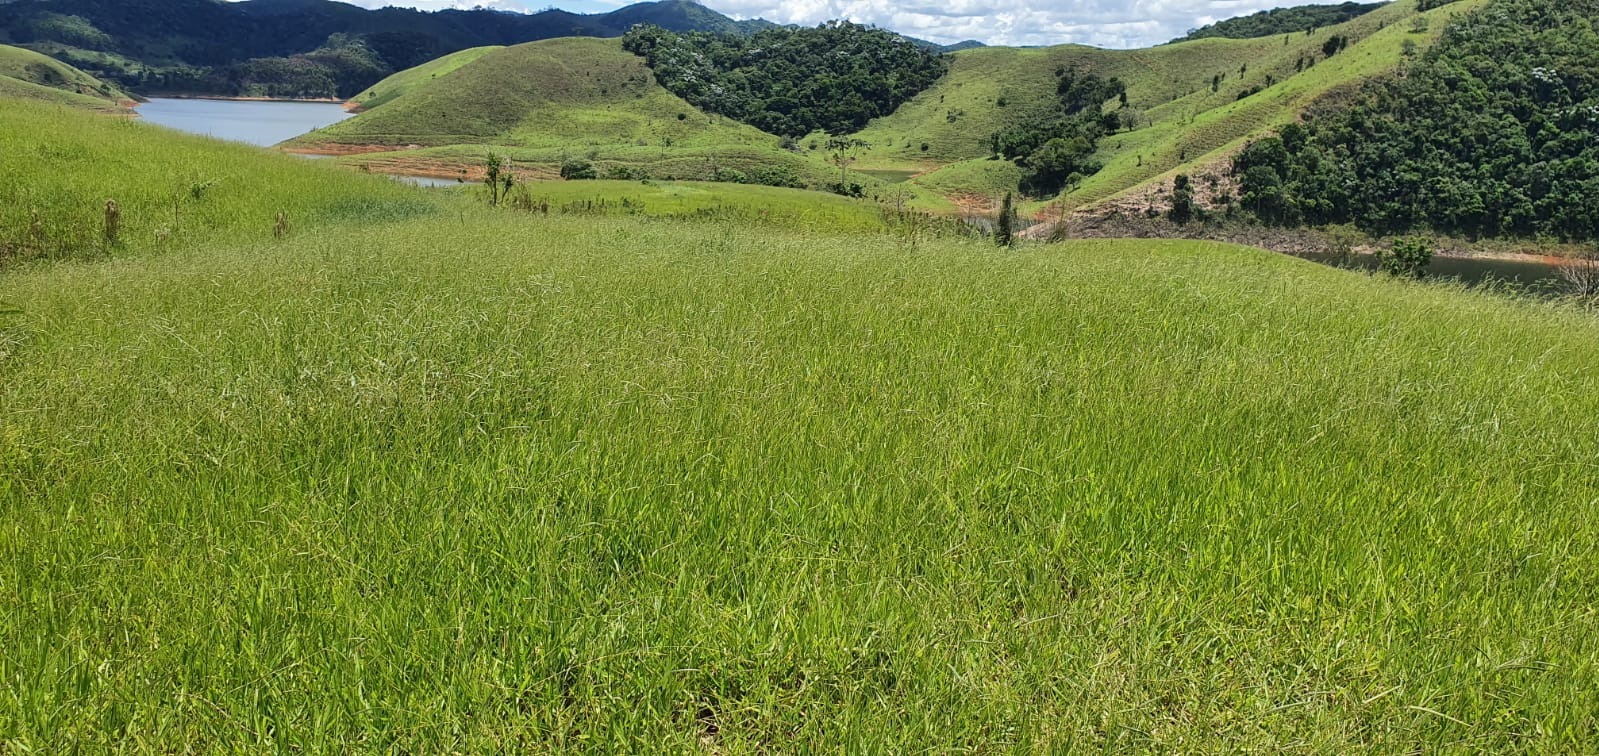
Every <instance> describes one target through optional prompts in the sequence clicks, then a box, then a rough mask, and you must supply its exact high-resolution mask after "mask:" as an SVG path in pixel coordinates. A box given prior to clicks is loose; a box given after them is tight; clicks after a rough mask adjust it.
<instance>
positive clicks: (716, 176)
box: [711, 168, 750, 184]
mask: <svg viewBox="0 0 1599 756" xmlns="http://www.w3.org/2000/svg"><path fill="white" fill-rule="evenodd" d="M711 180H712V181H720V182H722V183H724V184H748V183H750V177H749V174H747V173H745V172H743V171H740V170H735V169H732V168H717V169H716V170H715V171H713V172H711Z"/></svg>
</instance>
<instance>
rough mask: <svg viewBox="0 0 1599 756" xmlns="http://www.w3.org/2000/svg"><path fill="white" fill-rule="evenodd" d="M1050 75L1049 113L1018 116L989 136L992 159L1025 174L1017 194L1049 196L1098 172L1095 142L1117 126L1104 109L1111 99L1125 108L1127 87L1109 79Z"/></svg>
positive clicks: (1114, 117) (1068, 72) (1091, 75)
mask: <svg viewBox="0 0 1599 756" xmlns="http://www.w3.org/2000/svg"><path fill="white" fill-rule="evenodd" d="M1055 74H1056V78H1057V80H1058V83H1057V84H1056V88H1055V89H1056V94H1057V95H1058V97H1057V98H1056V100H1055V101H1054V102H1053V103H1051V106H1050V107H1049V108H1047V109H1044V110H1042V111H1036V112H1033V113H1028V114H1026V115H1023V116H1022V117H1020V118H1018V119H1017V120H1016V121H1015V122H1013V123H1012V124H1011V125H1010V126H1008V127H1006V128H1005V129H1004V130H1002V131H999V132H997V133H995V134H994V135H993V137H991V139H992V149H993V152H994V154H995V155H996V156H998V157H1005V158H1009V159H1011V160H1014V161H1015V162H1016V164H1017V165H1019V166H1021V167H1022V168H1024V169H1026V173H1025V174H1024V176H1023V179H1022V189H1023V190H1024V191H1026V192H1028V193H1030V194H1033V195H1045V194H1054V193H1056V192H1059V191H1060V190H1061V189H1062V188H1063V187H1066V186H1069V185H1071V184H1074V183H1076V182H1077V181H1079V180H1081V179H1082V178H1083V177H1085V176H1090V175H1093V174H1094V173H1097V172H1098V171H1099V169H1100V167H1101V165H1100V164H1099V163H1098V162H1097V161H1095V160H1094V151H1095V150H1096V149H1097V148H1098V146H1099V139H1100V138H1101V137H1103V136H1104V135H1106V134H1109V133H1112V132H1114V131H1116V130H1117V129H1118V128H1119V127H1120V123H1121V118H1120V116H1119V115H1118V114H1117V112H1116V111H1114V110H1110V111H1107V110H1106V109H1105V105H1106V103H1108V102H1110V101H1112V100H1115V101H1117V102H1119V104H1120V105H1121V106H1122V107H1126V105H1127V87H1126V86H1124V85H1123V84H1122V82H1121V80H1120V79H1117V78H1116V77H1114V76H1113V77H1111V78H1109V79H1104V78H1100V76H1099V75H1097V74H1094V73H1084V74H1079V73H1078V72H1077V69H1075V68H1066V69H1060V70H1057V71H1056V72H1055Z"/></svg>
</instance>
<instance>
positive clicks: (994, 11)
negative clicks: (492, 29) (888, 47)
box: [346, 0, 1331, 48]
mask: <svg viewBox="0 0 1599 756" xmlns="http://www.w3.org/2000/svg"><path fill="white" fill-rule="evenodd" d="M346 1H347V2H352V3H353V4H355V5H360V6H363V7H367V8H377V7H382V6H385V5H404V6H410V7H413V8H425V9H429V10H437V9H441V8H473V7H479V6H482V7H489V8H494V9H497V10H516V11H533V10H538V9H539V8H542V7H548V6H549V5H555V6H558V7H561V8H565V9H567V10H571V11H575V12H579V13H594V12H603V11H605V10H610V9H612V8H616V7H619V6H621V5H623V4H625V3H624V2H621V1H619V0H565V1H562V0H555V1H554V2H551V0H346ZM1328 1H1329V2H1331V0H1328ZM701 2H703V4H704V5H705V6H707V7H709V8H713V9H715V10H718V11H721V12H722V13H726V14H728V15H730V16H733V17H734V18H764V19H767V20H769V21H776V22H778V23H783V24H804V25H807V26H810V25H815V24H819V23H821V22H823V21H828V20H832V19H839V18H842V19H849V20H850V21H854V22H856V23H861V24H872V25H874V26H880V27H882V28H885V29H892V30H894V31H897V32H900V33H901V34H908V35H910V36H913V37H921V38H922V39H927V40H932V41H934V42H941V43H945V44H948V43H952V42H959V41H961V40H966V39H975V40H978V41H981V42H986V43H988V44H991V45H1059V44H1065V43H1068V42H1070V43H1077V44H1086V45H1095V46H1099V47H1119V48H1130V47H1148V46H1150V45H1156V44H1160V43H1161V42H1165V41H1167V40H1170V39H1172V38H1174V37H1180V36H1182V35H1183V34H1184V33H1186V32H1187V31H1188V30H1189V29H1193V28H1196V27H1200V26H1204V25H1205V24H1208V23H1211V22H1213V21H1217V20H1220V19H1224V18H1231V17H1233V16H1240V15H1244V14H1248V13H1253V12H1255V11H1258V10H1265V9H1267V8H1275V7H1278V6H1281V5H1285V4H1290V3H1286V2H1285V0H1132V1H1131V2H1118V1H1117V0H1053V1H1052V0H1012V1H1008V2H1000V1H999V0H907V1H905V2H895V1H894V0H701Z"/></svg>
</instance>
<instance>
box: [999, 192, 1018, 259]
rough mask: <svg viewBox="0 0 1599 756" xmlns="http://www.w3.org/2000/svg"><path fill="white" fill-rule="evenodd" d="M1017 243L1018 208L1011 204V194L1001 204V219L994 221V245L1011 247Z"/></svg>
mask: <svg viewBox="0 0 1599 756" xmlns="http://www.w3.org/2000/svg"><path fill="white" fill-rule="evenodd" d="M1015 241H1016V208H1015V207H1014V206H1012V204H1011V194H1010V192H1005V199H1004V200H1003V201H1001V202H1000V204H999V217H998V218H996V219H995V220H994V243H995V244H998V245H999V246H1001V247H1009V246H1011V245H1012V244H1014V243H1015Z"/></svg>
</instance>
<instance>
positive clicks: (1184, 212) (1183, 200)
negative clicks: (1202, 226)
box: [1168, 173, 1194, 226]
mask: <svg viewBox="0 0 1599 756" xmlns="http://www.w3.org/2000/svg"><path fill="white" fill-rule="evenodd" d="M1168 217H1170V218H1171V221H1172V222H1173V223H1176V224H1177V225H1179V226H1181V225H1184V224H1186V223H1188V222H1189V221H1191V220H1193V219H1194V187H1193V183H1192V182H1191V181H1190V180H1189V178H1188V174H1185V173H1179V174H1177V177H1176V178H1174V179H1172V182H1171V212H1170V213H1169V214H1168Z"/></svg>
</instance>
